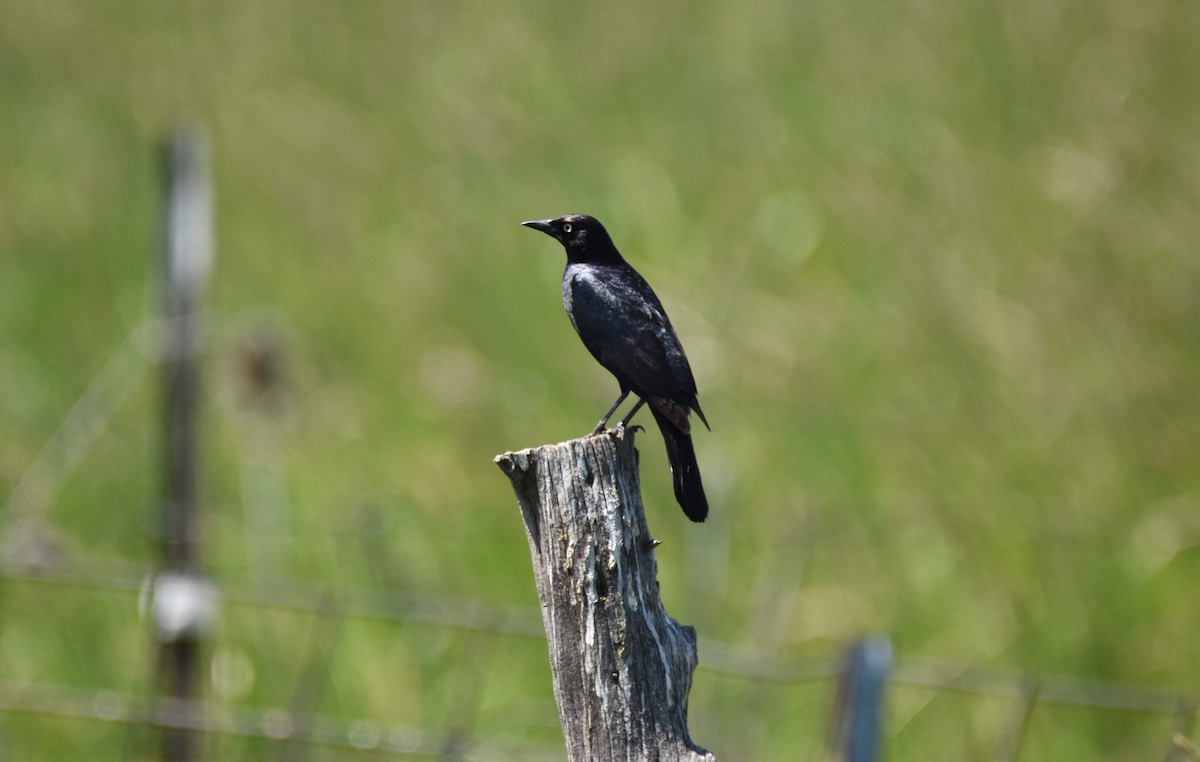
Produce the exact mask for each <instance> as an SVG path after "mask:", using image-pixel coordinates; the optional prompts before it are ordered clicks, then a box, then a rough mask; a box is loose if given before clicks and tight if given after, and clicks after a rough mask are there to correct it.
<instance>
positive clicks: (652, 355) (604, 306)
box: [569, 268, 696, 431]
mask: <svg viewBox="0 0 1200 762" xmlns="http://www.w3.org/2000/svg"><path fill="white" fill-rule="evenodd" d="M569 287H570V297H571V301H572V307H571V313H572V314H571V318H572V321H573V322H574V324H575V329H576V330H577V331H578V332H579V336H580V338H581V339H583V343H584V344H585V345H586V346H587V348H588V349H589V350H590V351H591V353H592V354H593V355H594V356H595V357H596V359H597V360H599V361H600V364H601V365H603V366H604V367H605V368H607V369H608V370H609V372H610V373H612V374H613V375H614V376H616V377H617V380H618V382H620V383H621V384H623V385H625V386H628V387H629V388H630V389H632V390H633V392H634V393H635V394H637V395H638V396H639V397H641V398H642V399H645V400H646V401H647V402H649V403H651V404H652V405H653V406H654V407H656V408H658V407H663V408H668V409H669V408H680V406H679V405H678V403H676V402H674V398H676V397H680V396H682V397H683V398H684V399H687V398H692V399H694V398H695V394H696V382H695V380H694V378H693V377H692V371H691V367H690V366H689V365H688V361H687V357H686V356H685V355H684V353H683V347H682V346H681V345H680V343H679V338H678V336H676V335H675V331H674V329H673V328H672V327H671V322H670V321H669V320H668V319H667V314H666V312H665V311H664V310H663V308H662V304H661V303H660V302H659V301H658V297H657V296H655V294H654V292H653V291H652V290H651V289H650V286H649V285H647V284H646V282H645V280H643V279H642V278H641V276H639V275H637V273H636V272H634V271H633V270H632V269H631V268H630V269H622V270H620V271H616V270H611V269H607V268H587V269H586V270H583V271H581V272H578V273H576V274H575V275H574V276H573V277H572V278H571V279H570V283H569ZM659 400H661V401H659ZM656 403H657V404H656ZM663 412H664V413H667V410H666V409H664V410H663ZM673 413H674V414H671V413H667V414H668V416H669V417H670V418H671V419H672V420H673V421H676V419H681V422H682V425H680V428H681V429H682V430H684V431H686V430H687V429H688V428H689V427H688V425H687V410H686V408H680V409H677V410H674V411H673ZM677 425H679V422H677Z"/></svg>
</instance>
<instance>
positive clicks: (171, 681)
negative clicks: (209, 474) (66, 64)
mask: <svg viewBox="0 0 1200 762" xmlns="http://www.w3.org/2000/svg"><path fill="white" fill-rule="evenodd" d="M165 154H166V155H165V161H164V165H165V166H164V186H165V187H164V191H165V193H164V207H165V209H164V212H165V222H164V225H163V231H162V236H163V242H162V252H163V262H162V266H163V275H164V278H163V286H162V288H163V312H164V317H165V319H164V321H163V332H162V341H161V346H162V359H161V362H162V368H163V381H164V385H165V399H164V415H163V424H164V430H163V443H164V444H163V456H164V458H163V477H162V478H163V482H162V485H163V486H162V489H163V496H162V500H163V504H162V511H163V512H162V519H163V523H162V527H161V547H162V567H161V569H160V571H159V573H158V575H157V576H156V577H155V579H154V586H153V606H152V609H151V610H152V616H153V620H154V626H155V634H156V636H157V638H158V642H159V659H158V669H159V679H160V680H161V684H162V690H163V692H164V693H165V694H166V697H167V699H168V701H167V703H166V705H165V706H164V707H162V708H160V710H159V712H158V714H159V718H158V719H159V721H160V722H161V723H162V725H163V735H162V757H163V759H165V760H169V761H170V762H188V760H192V759H194V758H195V757H196V736H197V732H198V731H197V728H201V727H202V726H203V718H200V717H196V716H194V712H193V711H192V708H193V707H194V706H195V704H194V703H193V702H194V700H195V698H196V696H197V693H198V690H197V688H198V685H197V682H198V676H199V674H200V670H199V659H200V642H201V637H202V636H203V635H204V633H205V632H206V631H207V629H208V628H209V626H210V624H211V619H212V615H213V609H214V607H215V594H214V592H213V590H212V587H211V585H210V584H209V583H208V582H207V581H206V580H205V579H204V577H203V576H202V575H201V574H200V572H199V568H198V559H197V555H198V554H197V547H196V523H197V506H196V480H197V476H196V472H197V469H196V412H197V407H198V403H199V369H198V367H197V366H198V362H197V361H198V358H199V354H200V339H201V337H200V328H201V325H200V302H201V299H202V298H203V296H204V292H205V290H206V287H207V285H208V276H209V271H210V269H211V265H212V196H211V191H210V188H209V180H208V156H207V150H206V147H205V143H204V139H203V138H202V137H201V136H200V135H199V134H198V133H197V132H195V131H191V130H181V131H179V132H178V133H177V134H176V135H175V136H174V137H173V138H172V139H171V141H170V142H169V143H168V145H167V146H166V150H165Z"/></svg>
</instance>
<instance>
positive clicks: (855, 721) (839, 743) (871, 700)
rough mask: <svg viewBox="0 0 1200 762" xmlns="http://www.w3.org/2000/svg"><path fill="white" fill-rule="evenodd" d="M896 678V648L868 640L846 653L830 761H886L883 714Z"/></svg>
mask: <svg viewBox="0 0 1200 762" xmlns="http://www.w3.org/2000/svg"><path fill="white" fill-rule="evenodd" d="M891 674H892V644H891V641H889V640H888V639H887V638H883V637H873V638H864V639H862V640H860V641H858V642H856V643H854V644H853V645H851V646H850V647H849V648H847V649H846V651H845V652H844V654H843V656H842V668H841V672H840V675H839V677H838V688H837V698H836V699H835V701H834V713H833V722H832V724H831V726H830V734H829V744H828V746H827V750H826V759H828V760H836V762H878V760H880V759H882V758H883V710H884V706H885V705H884V697H885V695H886V693H887V690H886V689H887V683H888V679H889V678H890V677H891Z"/></svg>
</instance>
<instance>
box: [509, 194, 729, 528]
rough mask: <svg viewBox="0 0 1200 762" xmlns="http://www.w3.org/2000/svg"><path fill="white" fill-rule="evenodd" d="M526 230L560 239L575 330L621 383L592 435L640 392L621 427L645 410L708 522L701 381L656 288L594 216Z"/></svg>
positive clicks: (680, 493) (678, 495)
mask: <svg viewBox="0 0 1200 762" xmlns="http://www.w3.org/2000/svg"><path fill="white" fill-rule="evenodd" d="M521 224H522V225H525V226H526V227H531V228H533V229H534V230H540V231H542V232H543V233H546V234H547V235H549V236H551V237H553V238H555V239H557V240H558V241H559V242H560V243H561V244H562V245H563V247H564V248H566V250H567V269H566V272H564V273H563V281H562V294H563V304H564V305H566V308H567V315H568V316H570V318H571V325H573V326H575V331H576V333H578V334H579V338H581V339H583V344H584V346H586V347H587V348H588V350H589V351H590V352H591V353H592V355H593V356H594V357H595V358H596V359H597V360H599V361H600V364H601V365H603V366H604V367H605V368H607V369H608V371H609V372H610V373H612V374H613V375H614V376H616V378H617V383H618V384H619V385H620V387H621V396H619V397H617V401H616V402H614V403H613V405H612V407H610V408H609V409H608V412H607V413H605V414H604V417H603V418H601V419H600V423H598V424H597V425H596V428H595V430H594V431H593V432H592V433H599V432H601V431H603V430H604V427H605V425H606V424H607V423H608V419H609V418H611V417H612V414H613V413H614V412H615V411H616V409H617V407H618V406H619V405H620V404H621V403H622V402H623V401H624V400H625V398H626V397H628V396H629V393H630V392H633V393H634V394H636V395H637V396H638V403H637V404H636V405H634V407H633V409H632V410H630V411H629V414H628V415H626V416H625V418H624V419H623V420H622V421H621V423H620V425H621V426H624V425H625V424H626V423H628V422H629V420H630V419H631V418H633V414H634V413H636V412H637V411H638V410H639V409H640V408H641V407H642V405H644V404H649V405H650V411H651V412H652V413H653V414H654V420H656V421H658V427H659V429H661V430H662V435H663V441H664V442H665V443H666V445H667V459H668V460H669V461H670V463H671V475H672V477H673V481H674V486H675V499H676V500H678V501H679V505H680V507H682V508H683V512H684V513H685V514H687V517H688V518H689V519H691V520H692V521H704V519H705V517H707V516H708V501H707V500H706V499H705V497H704V485H703V484H702V483H701V482H700V469H699V467H698V466H697V465H696V451H695V450H694V449H693V448H692V436H691V432H692V425H691V422H690V421H689V420H688V415H689V414H690V413H691V411H692V410H695V411H696V414H697V415H698V416H700V420H701V421H704V425H705V427H708V421H707V420H706V419H705V417H704V412H703V411H701V410H700V403H699V402H697V400H696V380H695V378H693V377H692V368H691V366H690V365H688V360H687V356H686V355H684V353H683V346H682V345H681V344H680V343H679V337H678V336H676V335H675V329H673V328H672V327H671V321H670V320H668V319H667V313H666V311H665V310H663V306H662V303H661V302H659V301H658V297H657V296H655V295H654V291H653V290H652V289H651V288H650V284H648V283H646V280H645V279H644V278H643V277H642V276H641V275H639V274H638V273H637V271H636V270H634V269H633V268H632V267H630V266H629V263H628V262H626V261H625V260H624V258H622V257H621V253H620V252H619V251H617V247H616V246H614V245H613V242H612V239H611V238H609V237H608V231H606V230H605V229H604V226H603V225H601V224H600V222H599V221H598V220H596V219H595V218H592V217H589V216H587V215H585V214H568V215H566V216H565V217H559V218H557V219H553V220H531V221H529V222H522V223H521Z"/></svg>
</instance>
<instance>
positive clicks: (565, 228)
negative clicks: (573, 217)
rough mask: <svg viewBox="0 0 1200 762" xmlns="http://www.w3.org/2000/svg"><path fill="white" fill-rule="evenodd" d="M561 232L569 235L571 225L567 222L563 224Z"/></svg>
mask: <svg viewBox="0 0 1200 762" xmlns="http://www.w3.org/2000/svg"><path fill="white" fill-rule="evenodd" d="M563 232H564V233H570V232H571V223H569V222H564V223H563Z"/></svg>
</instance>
